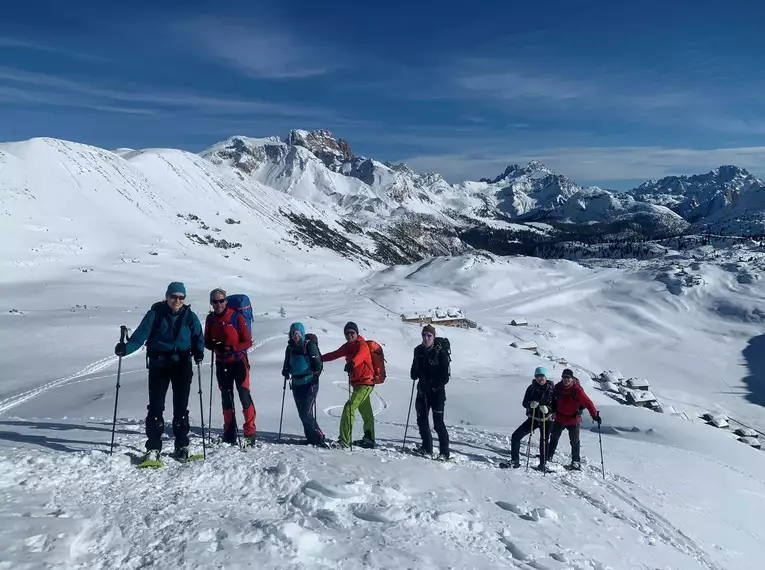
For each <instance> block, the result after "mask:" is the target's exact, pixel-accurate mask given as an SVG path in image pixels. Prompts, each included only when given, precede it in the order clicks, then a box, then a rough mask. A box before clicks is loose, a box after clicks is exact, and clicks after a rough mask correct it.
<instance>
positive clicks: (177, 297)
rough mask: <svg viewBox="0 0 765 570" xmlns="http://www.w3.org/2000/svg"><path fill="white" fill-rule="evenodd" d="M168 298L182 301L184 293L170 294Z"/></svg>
mask: <svg viewBox="0 0 765 570" xmlns="http://www.w3.org/2000/svg"><path fill="white" fill-rule="evenodd" d="M170 298H171V299H172V300H174V301H183V300H184V299H185V298H186V295H170Z"/></svg>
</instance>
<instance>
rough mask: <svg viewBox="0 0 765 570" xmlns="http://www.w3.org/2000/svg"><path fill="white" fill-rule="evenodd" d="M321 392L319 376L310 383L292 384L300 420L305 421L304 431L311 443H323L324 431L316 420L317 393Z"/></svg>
mask: <svg viewBox="0 0 765 570" xmlns="http://www.w3.org/2000/svg"><path fill="white" fill-rule="evenodd" d="M318 393H319V380H318V378H317V379H315V380H312V381H311V382H309V383H308V384H298V385H297V386H296V385H293V386H292V396H293V397H294V398H295V406H297V411H298V415H299V416H300V421H301V422H303V431H304V432H305V438H306V439H307V440H308V443H309V445H322V444H323V443H324V432H323V431H321V428H320V427H319V423H318V422H317V421H316V395H317V394H318Z"/></svg>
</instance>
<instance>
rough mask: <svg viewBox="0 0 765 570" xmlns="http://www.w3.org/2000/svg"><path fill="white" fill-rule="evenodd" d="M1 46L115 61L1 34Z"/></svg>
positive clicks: (71, 57) (83, 59)
mask: <svg viewBox="0 0 765 570" xmlns="http://www.w3.org/2000/svg"><path fill="white" fill-rule="evenodd" d="M0 48H12V49H25V50H32V51H41V52H45V53H53V54H57V55H60V56H62V57H67V58H70V59H78V60H81V61H95V62H104V63H113V60H111V59H109V58H106V57H103V56H100V55H94V54H91V53H85V52H81V51H77V50H72V49H67V48H64V47H60V46H55V45H48V44H41V43H38V42H31V41H26V40H19V39H16V38H10V37H4V36H0Z"/></svg>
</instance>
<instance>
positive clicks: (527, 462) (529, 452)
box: [526, 408, 537, 471]
mask: <svg viewBox="0 0 765 570" xmlns="http://www.w3.org/2000/svg"><path fill="white" fill-rule="evenodd" d="M536 415H537V410H536V408H532V409H531V431H530V432H529V446H528V448H527V450H526V471H528V470H529V463H530V462H531V438H532V437H533V435H534V418H535V417H536Z"/></svg>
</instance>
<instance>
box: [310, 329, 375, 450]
mask: <svg viewBox="0 0 765 570" xmlns="http://www.w3.org/2000/svg"><path fill="white" fill-rule="evenodd" d="M343 330H344V332H345V339H346V343H345V344H344V345H342V346H341V347H340V348H338V349H337V350H335V351H334V352H328V353H327V354H322V356H321V361H322V362H331V361H332V360H337V359H338V358H341V357H343V356H344V357H345V368H344V370H345V372H347V373H348V382H349V386H348V392H349V394H348V401H347V402H346V403H345V406H344V407H343V415H342V417H341V418H340V437H339V438H338V444H339V445H340V447H342V448H346V447H349V446H350V445H351V439H352V437H353V420H354V418H355V416H356V410H358V411H359V413H360V414H361V419H362V420H364V438H363V439H362V440H361V441H358V442H354V443H355V444H356V445H359V446H361V447H367V448H373V447H374V446H375V416H374V412H373V411H372V402H371V401H370V398H371V397H372V390H374V387H375V383H374V381H373V378H374V368H373V366H372V353H371V352H370V351H369V346H367V342H366V340H365V339H364V337H363V336H360V335H359V327H358V326H356V323H354V322H349V323H347V324H346V325H345V328H344V329H343ZM351 388H352V389H353V390H352V391H351Z"/></svg>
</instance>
